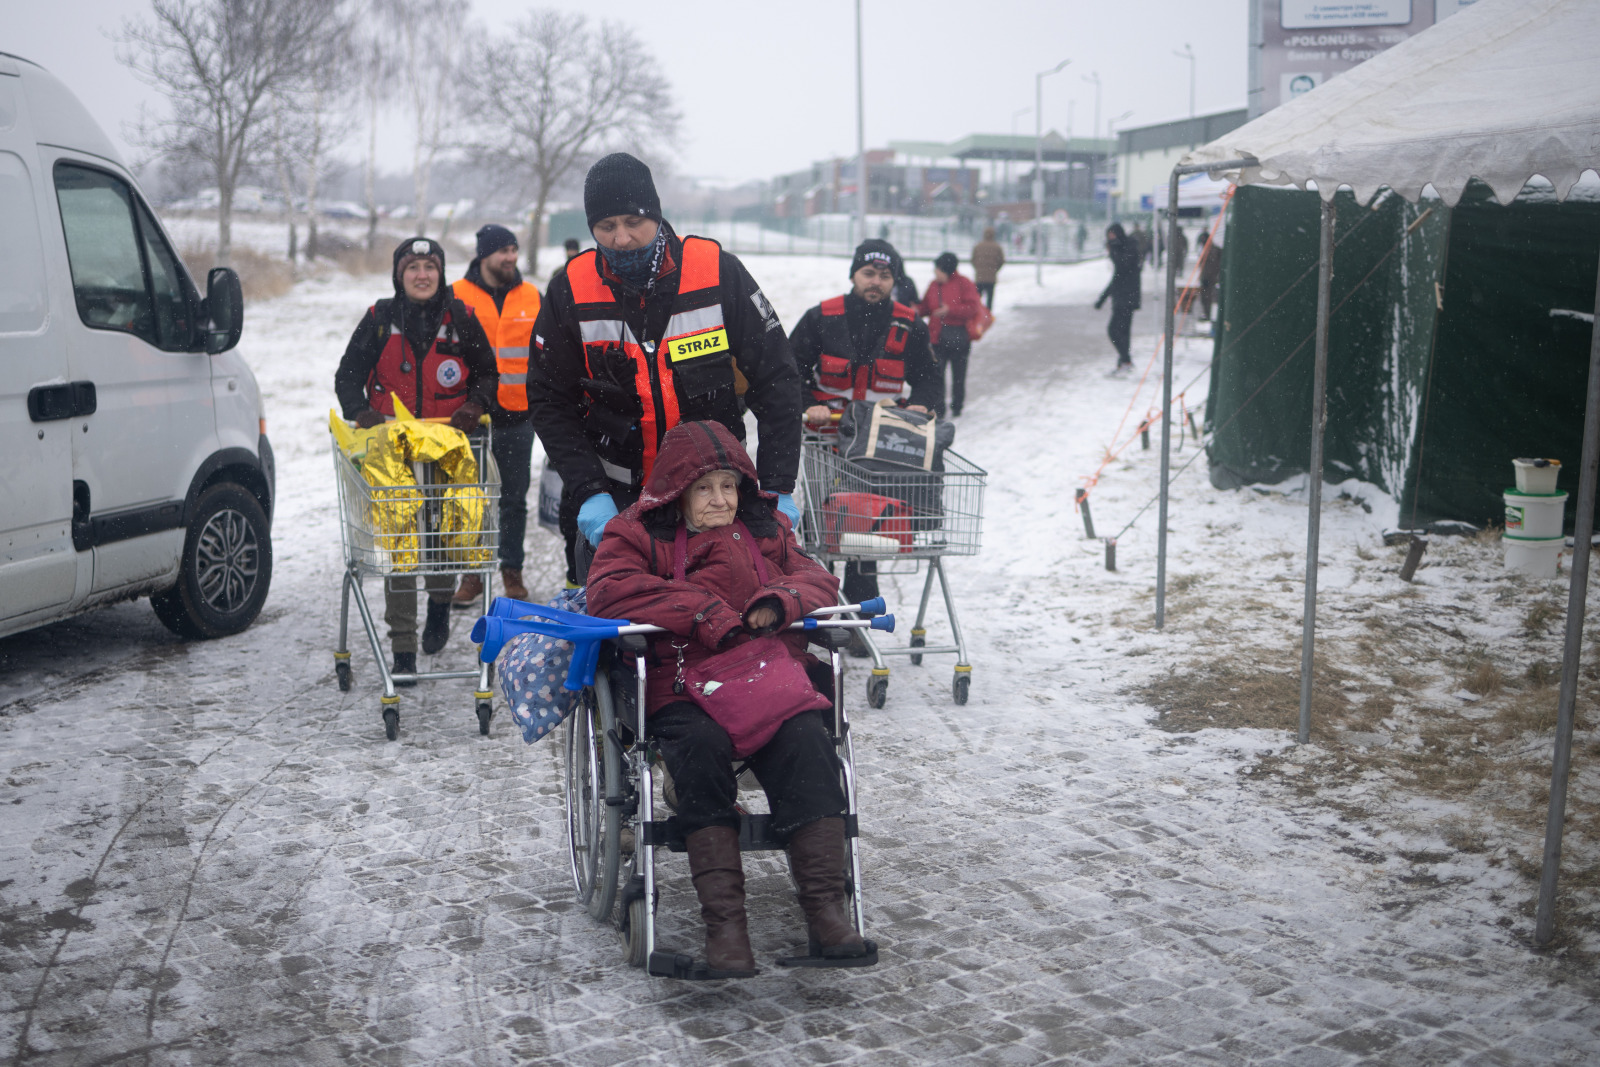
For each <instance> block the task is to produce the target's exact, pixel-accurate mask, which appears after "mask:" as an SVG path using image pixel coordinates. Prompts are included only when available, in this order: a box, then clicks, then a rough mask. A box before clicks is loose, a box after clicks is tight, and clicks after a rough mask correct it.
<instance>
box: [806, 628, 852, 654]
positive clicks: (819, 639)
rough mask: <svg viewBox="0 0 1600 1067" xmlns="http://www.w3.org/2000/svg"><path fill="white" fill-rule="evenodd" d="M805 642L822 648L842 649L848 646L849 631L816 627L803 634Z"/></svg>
mask: <svg viewBox="0 0 1600 1067" xmlns="http://www.w3.org/2000/svg"><path fill="white" fill-rule="evenodd" d="M805 634H806V640H807V641H809V642H811V643H812V644H813V645H821V646H822V647H823V648H831V649H844V648H846V647H848V646H849V644H850V631H849V630H848V629H846V628H843V627H828V628H827V629H824V628H822V627H820V626H819V627H817V628H816V629H815V630H807V631H806V632H805Z"/></svg>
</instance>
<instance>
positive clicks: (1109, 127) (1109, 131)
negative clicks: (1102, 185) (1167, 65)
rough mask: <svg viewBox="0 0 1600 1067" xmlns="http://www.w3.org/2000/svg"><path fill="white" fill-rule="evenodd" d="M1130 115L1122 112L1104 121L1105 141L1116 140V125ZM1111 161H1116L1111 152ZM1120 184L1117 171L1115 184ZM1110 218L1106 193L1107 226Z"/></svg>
mask: <svg viewBox="0 0 1600 1067" xmlns="http://www.w3.org/2000/svg"><path fill="white" fill-rule="evenodd" d="M1132 115H1133V112H1132V111H1124V112H1123V113H1122V114H1120V115H1118V116H1117V117H1116V118H1114V119H1108V120H1107V121H1106V140H1108V141H1114V140H1116V128H1117V123H1119V122H1121V121H1122V120H1123V119H1125V118H1129V117H1131V116H1132ZM1112 159H1113V161H1115V159H1116V153H1115V152H1112ZM1121 182H1122V172H1121V170H1120V169H1119V170H1118V172H1117V183H1118V184H1119V185H1120V184H1121ZM1111 216H1112V210H1111V194H1110V193H1109V192H1108V193H1107V194H1106V222H1107V223H1108V224H1109V223H1110V222H1111Z"/></svg>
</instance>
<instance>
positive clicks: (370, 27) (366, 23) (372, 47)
mask: <svg viewBox="0 0 1600 1067" xmlns="http://www.w3.org/2000/svg"><path fill="white" fill-rule="evenodd" d="M362 14H363V18H362V28H361V29H360V30H359V31H358V35H357V36H356V38H355V40H354V42H353V46H352V47H353V50H354V56H355V67H356V72H357V77H358V78H359V80H360V82H361V96H362V100H363V102H364V103H365V104H366V112H367V115H366V119H367V159H366V164H365V169H364V173H363V178H362V192H363V194H364V196H365V200H366V205H367V251H368V252H371V251H372V250H373V248H374V247H376V245H377V240H378V192H377V185H378V111H379V109H380V108H381V106H382V104H383V100H384V95H385V94H386V93H387V92H388V90H389V88H390V87H391V86H392V85H393V84H394V78H395V72H396V69H397V67H398V61H397V58H396V50H395V48H394V46H393V43H392V38H391V36H390V28H391V27H396V26H398V25H399V22H398V19H397V18H396V13H395V6H394V4H393V3H391V0H362Z"/></svg>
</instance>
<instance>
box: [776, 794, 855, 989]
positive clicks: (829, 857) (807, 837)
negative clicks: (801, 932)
mask: <svg viewBox="0 0 1600 1067" xmlns="http://www.w3.org/2000/svg"><path fill="white" fill-rule="evenodd" d="M844 864H845V847H844V820H843V819H840V818H838V817H830V818H826V819H818V820H817V821H815V822H808V823H806V824H805V825H804V826H802V827H800V829H798V830H796V831H795V832H794V835H793V836H792V837H790V838H789V869H790V870H791V871H793V872H794V881H795V885H796V886H798V887H799V890H800V910H801V911H803V912H805V915H806V929H807V930H808V932H809V933H810V935H811V954H812V955H813V956H825V957H827V958H828V959H849V958H852V957H855V956H865V955H866V954H867V944H866V942H865V941H863V940H862V939H861V935H860V934H858V933H857V932H856V928H855V924H854V923H852V922H851V921H850V913H849V912H848V911H847V910H846V909H845V906H844V885H845V872H844Z"/></svg>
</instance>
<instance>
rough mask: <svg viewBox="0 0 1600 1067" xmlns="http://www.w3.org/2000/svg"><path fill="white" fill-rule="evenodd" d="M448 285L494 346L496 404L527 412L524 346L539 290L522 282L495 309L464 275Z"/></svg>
mask: <svg viewBox="0 0 1600 1067" xmlns="http://www.w3.org/2000/svg"><path fill="white" fill-rule="evenodd" d="M450 288H451V289H452V290H453V291H454V292H455V294H456V299H458V300H460V301H461V302H462V303H463V304H465V305H467V306H468V307H469V308H471V309H472V310H473V312H474V313H476V314H477V316H478V322H480V323H481V324H482V325H483V332H484V334H485V336H487V337H488V338H489V347H490V348H493V349H494V360H495V363H496V364H497V365H498V367H499V370H500V391H499V393H498V394H497V395H496V399H497V400H498V401H499V403H500V406H501V407H502V408H505V409H506V410H507V411H527V410H528V345H529V343H530V342H531V341H532V340H533V320H534V319H537V318H538V317H539V290H538V289H536V288H535V287H534V286H532V285H530V284H528V283H527V282H523V283H522V284H521V285H519V286H517V287H516V288H515V289H513V290H511V291H510V292H509V293H507V294H506V302H505V307H503V308H497V307H495V306H494V297H492V296H490V295H489V294H488V293H487V292H485V291H484V290H483V288H481V287H480V286H477V285H474V284H472V283H471V282H469V281H467V280H466V279H465V278H462V279H461V280H460V281H458V282H456V283H455V284H454V285H452V286H451V287H450Z"/></svg>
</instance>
